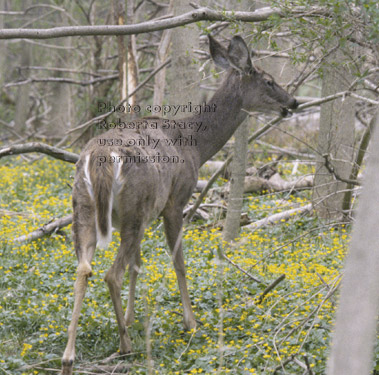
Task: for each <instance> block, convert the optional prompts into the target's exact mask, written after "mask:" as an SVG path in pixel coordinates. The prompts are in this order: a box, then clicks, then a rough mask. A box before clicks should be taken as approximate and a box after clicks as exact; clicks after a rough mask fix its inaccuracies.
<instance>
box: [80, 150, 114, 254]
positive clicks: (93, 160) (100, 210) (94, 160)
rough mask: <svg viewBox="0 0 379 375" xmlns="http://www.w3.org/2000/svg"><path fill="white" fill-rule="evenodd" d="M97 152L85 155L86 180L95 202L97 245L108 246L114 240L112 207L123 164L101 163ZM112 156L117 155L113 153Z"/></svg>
mask: <svg viewBox="0 0 379 375" xmlns="http://www.w3.org/2000/svg"><path fill="white" fill-rule="evenodd" d="M95 153H96V152H95V151H94V152H92V153H91V154H87V155H86V157H85V162H84V175H85V176H84V180H85V183H86V186H87V190H88V192H89V195H90V196H91V198H92V200H93V201H94V204H95V223H96V238H97V246H98V247H100V248H106V247H108V245H109V243H110V242H111V240H112V209H113V201H114V194H115V193H117V192H115V185H116V182H117V179H118V178H119V174H120V170H121V164H120V163H118V164H117V163H110V162H104V163H99V162H98V160H99V159H98V155H95ZM111 156H113V157H115V156H117V155H116V154H114V153H111ZM99 164H101V165H99Z"/></svg>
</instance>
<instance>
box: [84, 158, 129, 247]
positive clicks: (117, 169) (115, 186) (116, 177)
mask: <svg viewBox="0 0 379 375" xmlns="http://www.w3.org/2000/svg"><path fill="white" fill-rule="evenodd" d="M111 156H113V157H114V158H115V160H120V162H119V163H114V164H113V168H114V170H113V182H112V191H111V194H110V196H109V205H108V212H107V221H108V226H107V228H108V232H107V234H106V235H103V234H102V233H101V231H100V228H99V224H98V212H97V209H96V208H95V224H96V240H97V243H96V246H97V247H99V248H100V249H106V248H107V247H108V245H109V243H110V242H111V241H112V229H113V228H112V210H113V204H114V201H115V199H116V198H117V195H118V193H119V191H120V189H121V187H122V185H123V181H122V178H121V167H122V159H121V158H119V157H118V156H119V155H118V154H117V153H115V152H111ZM89 159H90V155H86V159H85V164H84V175H85V177H84V182H85V184H86V187H87V190H88V194H89V195H90V197H91V199H92V200H93V202H94V203H95V197H94V191H93V186H92V181H91V177H90V173H89Z"/></svg>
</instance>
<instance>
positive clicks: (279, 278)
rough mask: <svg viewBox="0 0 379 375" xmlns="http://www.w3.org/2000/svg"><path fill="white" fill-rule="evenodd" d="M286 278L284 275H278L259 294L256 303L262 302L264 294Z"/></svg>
mask: <svg viewBox="0 0 379 375" xmlns="http://www.w3.org/2000/svg"><path fill="white" fill-rule="evenodd" d="M285 278H286V275H285V274H283V275H280V276H279V277H278V278H277V279H276V280H275V281H274V282H272V283H271V284H270V285H269V286H268V287H267V288H266V289H265V290H264V291H263V292H262V294H261V295H260V297H259V299H258V304H260V303H262V301H263V299H264V298H265V296H266V294H267V293H269V292H270V291H271V290H273V289H274V288H275V287H276V286H277V285H278V284H279V283H280V282H282V281H283V280H284V279H285Z"/></svg>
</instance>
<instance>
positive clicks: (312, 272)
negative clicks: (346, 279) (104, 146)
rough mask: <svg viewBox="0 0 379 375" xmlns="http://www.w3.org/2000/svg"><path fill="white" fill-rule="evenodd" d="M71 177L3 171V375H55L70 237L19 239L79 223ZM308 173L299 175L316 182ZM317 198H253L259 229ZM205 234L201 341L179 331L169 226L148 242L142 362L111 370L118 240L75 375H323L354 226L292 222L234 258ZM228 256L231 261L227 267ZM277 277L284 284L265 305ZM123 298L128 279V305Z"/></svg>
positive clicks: (193, 256)
mask: <svg viewBox="0 0 379 375" xmlns="http://www.w3.org/2000/svg"><path fill="white" fill-rule="evenodd" d="M74 168H75V167H74V165H72V164H68V163H63V162H60V161H56V160H53V159H51V158H47V157H44V158H41V159H39V160H37V161H34V162H33V163H27V162H25V161H24V160H23V159H21V158H20V157H17V158H12V159H7V160H6V161H5V162H2V164H1V166H0V175H1V176H2V178H1V180H0V191H1V201H0V241H1V247H0V373H3V374H12V375H13V374H54V373H59V369H60V358H61V356H62V353H63V351H64V348H65V344H66V340H67V327H68V324H69V322H70V317H71V313H72V307H73V284H74V281H75V270H76V264H77V262H76V257H75V253H74V251H73V244H72V240H71V227H70V226H68V227H65V228H63V229H62V230H60V231H58V232H57V233H55V234H53V235H51V236H45V237H43V238H40V239H38V240H35V241H32V242H25V243H14V242H13V241H12V240H13V239H14V238H16V237H18V236H21V235H23V234H27V233H30V232H31V231H33V230H35V229H37V228H39V227H41V226H42V225H43V224H46V223H47V222H49V221H50V220H52V219H54V218H59V217H63V216H65V215H68V214H70V213H71V212H72V209H71V187H70V185H72V182H73V180H72V176H73V175H74ZM279 168H280V169H281V170H280V172H281V174H282V175H283V176H285V175H286V174H289V173H290V171H291V163H288V164H287V163H286V162H285V161H284V162H283V163H281V164H280V167H279ZM302 168H303V169H302ZM306 168H308V167H305V166H304V167H301V168H299V171H298V172H297V173H299V175H300V174H301V173H309V172H310V171H309V170H305V169H306ZM309 199H310V192H309V191H302V192H297V193H296V192H295V193H294V194H289V193H276V194H271V193H265V194H260V195H249V196H245V199H244V212H246V213H247V215H248V216H249V218H250V219H251V220H259V219H261V218H263V217H265V216H267V215H271V214H273V213H277V212H281V211H283V210H287V209H290V208H293V207H298V206H302V205H306V204H308V203H309ZM225 203H226V202H224V204H225ZM209 224H210V223H204V222H201V223H199V222H192V223H191V224H189V225H187V226H186V227H185V228H184V233H183V247H184V253H185V258H186V265H187V280H188V284H189V291H190V295H191V300H192V304H193V308H194V313H195V316H196V319H197V321H198V326H197V328H196V330H193V331H191V332H186V331H184V329H183V324H182V316H181V313H182V309H181V303H180V295H179V291H178V287H177V283H176V276H175V272H174V270H173V266H172V262H171V259H170V256H169V253H168V251H167V246H166V241H165V236H164V229H163V224H162V220H160V219H159V220H157V221H156V222H154V223H153V224H152V225H151V227H149V228H148V229H147V230H146V233H145V237H144V239H143V243H142V259H143V263H142V269H141V273H140V276H139V279H138V284H137V298H136V314H135V316H136V320H135V323H134V324H133V325H132V326H131V327H130V328H129V334H130V336H131V339H132V343H133V352H132V353H131V354H130V355H128V356H126V357H125V358H122V359H118V360H116V361H114V362H109V363H107V364H104V363H102V360H104V359H105V358H107V357H109V356H110V355H111V354H112V353H114V352H116V351H117V349H118V341H119V340H118V331H117V323H116V319H115V314H114V311H113V306H112V302H111V299H110V296H109V292H108V289H107V286H106V284H105V283H104V281H103V279H104V275H105V272H106V271H107V270H108V268H109V267H110V265H111V264H112V261H113V259H114V257H115V254H116V251H117V246H118V243H119V239H120V238H119V234H118V233H117V232H114V235H113V242H112V243H111V244H110V247H109V248H108V249H106V250H99V249H98V250H96V254H95V258H94V260H93V263H92V267H93V275H92V278H91V279H90V282H89V288H88V289H87V294H86V298H85V302H84V306H83V309H82V315H81V319H80V326H79V329H78V336H77V343H76V362H75V365H74V366H75V372H74V373H75V374H94V373H104V374H105V373H108V374H111V373H113V374H116V373H126V372H128V373H129V374H201V373H203V374H213V373H218V374H224V373H225V374H226V373H230V374H285V373H291V374H303V373H304V372H305V371H306V370H307V369H308V373H309V374H323V373H324V371H325V368H326V360H327V356H328V348H329V345H330V337H331V332H332V329H333V318H334V314H335V309H336V302H337V299H338V285H339V284H340V280H341V276H342V275H341V273H342V267H343V260H344V257H345V254H346V252H347V249H348V243H349V238H350V233H349V232H350V229H349V227H345V226H344V225H339V226H326V225H324V224H323V223H321V222H320V221H319V220H318V219H317V218H316V217H315V216H314V215H312V214H311V215H306V216H294V217H293V219H291V220H289V221H286V222H283V223H278V224H276V225H272V226H268V227H266V228H261V229H258V230H249V231H247V230H242V232H241V235H240V238H239V240H238V241H236V243H235V244H234V245H233V246H229V245H227V244H225V243H224V242H223V241H222V233H221V232H220V230H219V229H218V228H217V227H213V228H212V226H210V225H209ZM200 228H206V229H200ZM221 251H222V252H223V253H224V254H226V256H227V257H228V258H229V259H230V260H231V261H232V262H233V263H230V262H228V261H225V260H224V261H220V260H219V254H220V252H221ZM236 265H237V266H238V267H236ZM240 269H243V270H244V271H246V272H248V273H249V274H250V275H252V276H253V277H254V278H255V279H257V280H258V281H259V282H257V281H256V280H254V279H252V278H250V277H249V276H248V275H247V274H246V273H243V272H241V270H240ZM281 275H285V278H284V280H282V281H281V282H280V283H279V284H278V285H276V286H275V287H274V288H273V289H272V290H270V291H269V292H268V293H267V294H265V295H264V297H263V298H260V296H262V293H263V291H264V290H265V289H266V287H267V286H268V285H270V284H271V283H272V282H273V281H275V280H276V279H278V278H279V277H280V276H281ZM127 290H128V276H127V274H126V276H125V280H124V288H123V292H122V297H123V301H124V306H126V302H127Z"/></svg>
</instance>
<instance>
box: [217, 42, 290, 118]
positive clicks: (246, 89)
mask: <svg viewBox="0 0 379 375" xmlns="http://www.w3.org/2000/svg"><path fill="white" fill-rule="evenodd" d="M209 47H210V52H211V56H212V58H213V60H214V62H215V63H216V64H217V65H219V66H221V67H222V68H224V69H228V68H232V69H233V70H234V72H233V73H232V74H233V75H234V77H235V79H239V80H241V83H240V85H239V86H240V90H241V92H240V93H239V94H240V95H241V97H242V100H243V103H242V108H243V109H245V110H247V111H262V112H270V111H275V112H278V113H280V114H281V115H282V116H287V115H288V114H289V113H291V112H290V110H291V109H295V108H297V107H298V103H297V101H296V99H295V98H294V97H293V96H291V95H290V94H288V93H287V92H286V91H285V90H284V89H283V88H282V87H280V86H279V85H278V84H277V83H276V82H275V81H274V79H273V78H272V76H270V75H269V74H268V73H265V72H264V71H261V70H259V69H256V68H255V67H254V66H253V64H252V62H251V59H250V53H249V50H248V48H247V46H246V43H245V42H244V41H243V39H242V38H241V37H240V36H235V37H233V39H232V40H231V41H230V44H229V47H228V49H226V48H224V47H223V46H221V44H219V43H218V42H217V41H216V40H215V39H213V38H212V37H211V36H209Z"/></svg>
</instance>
